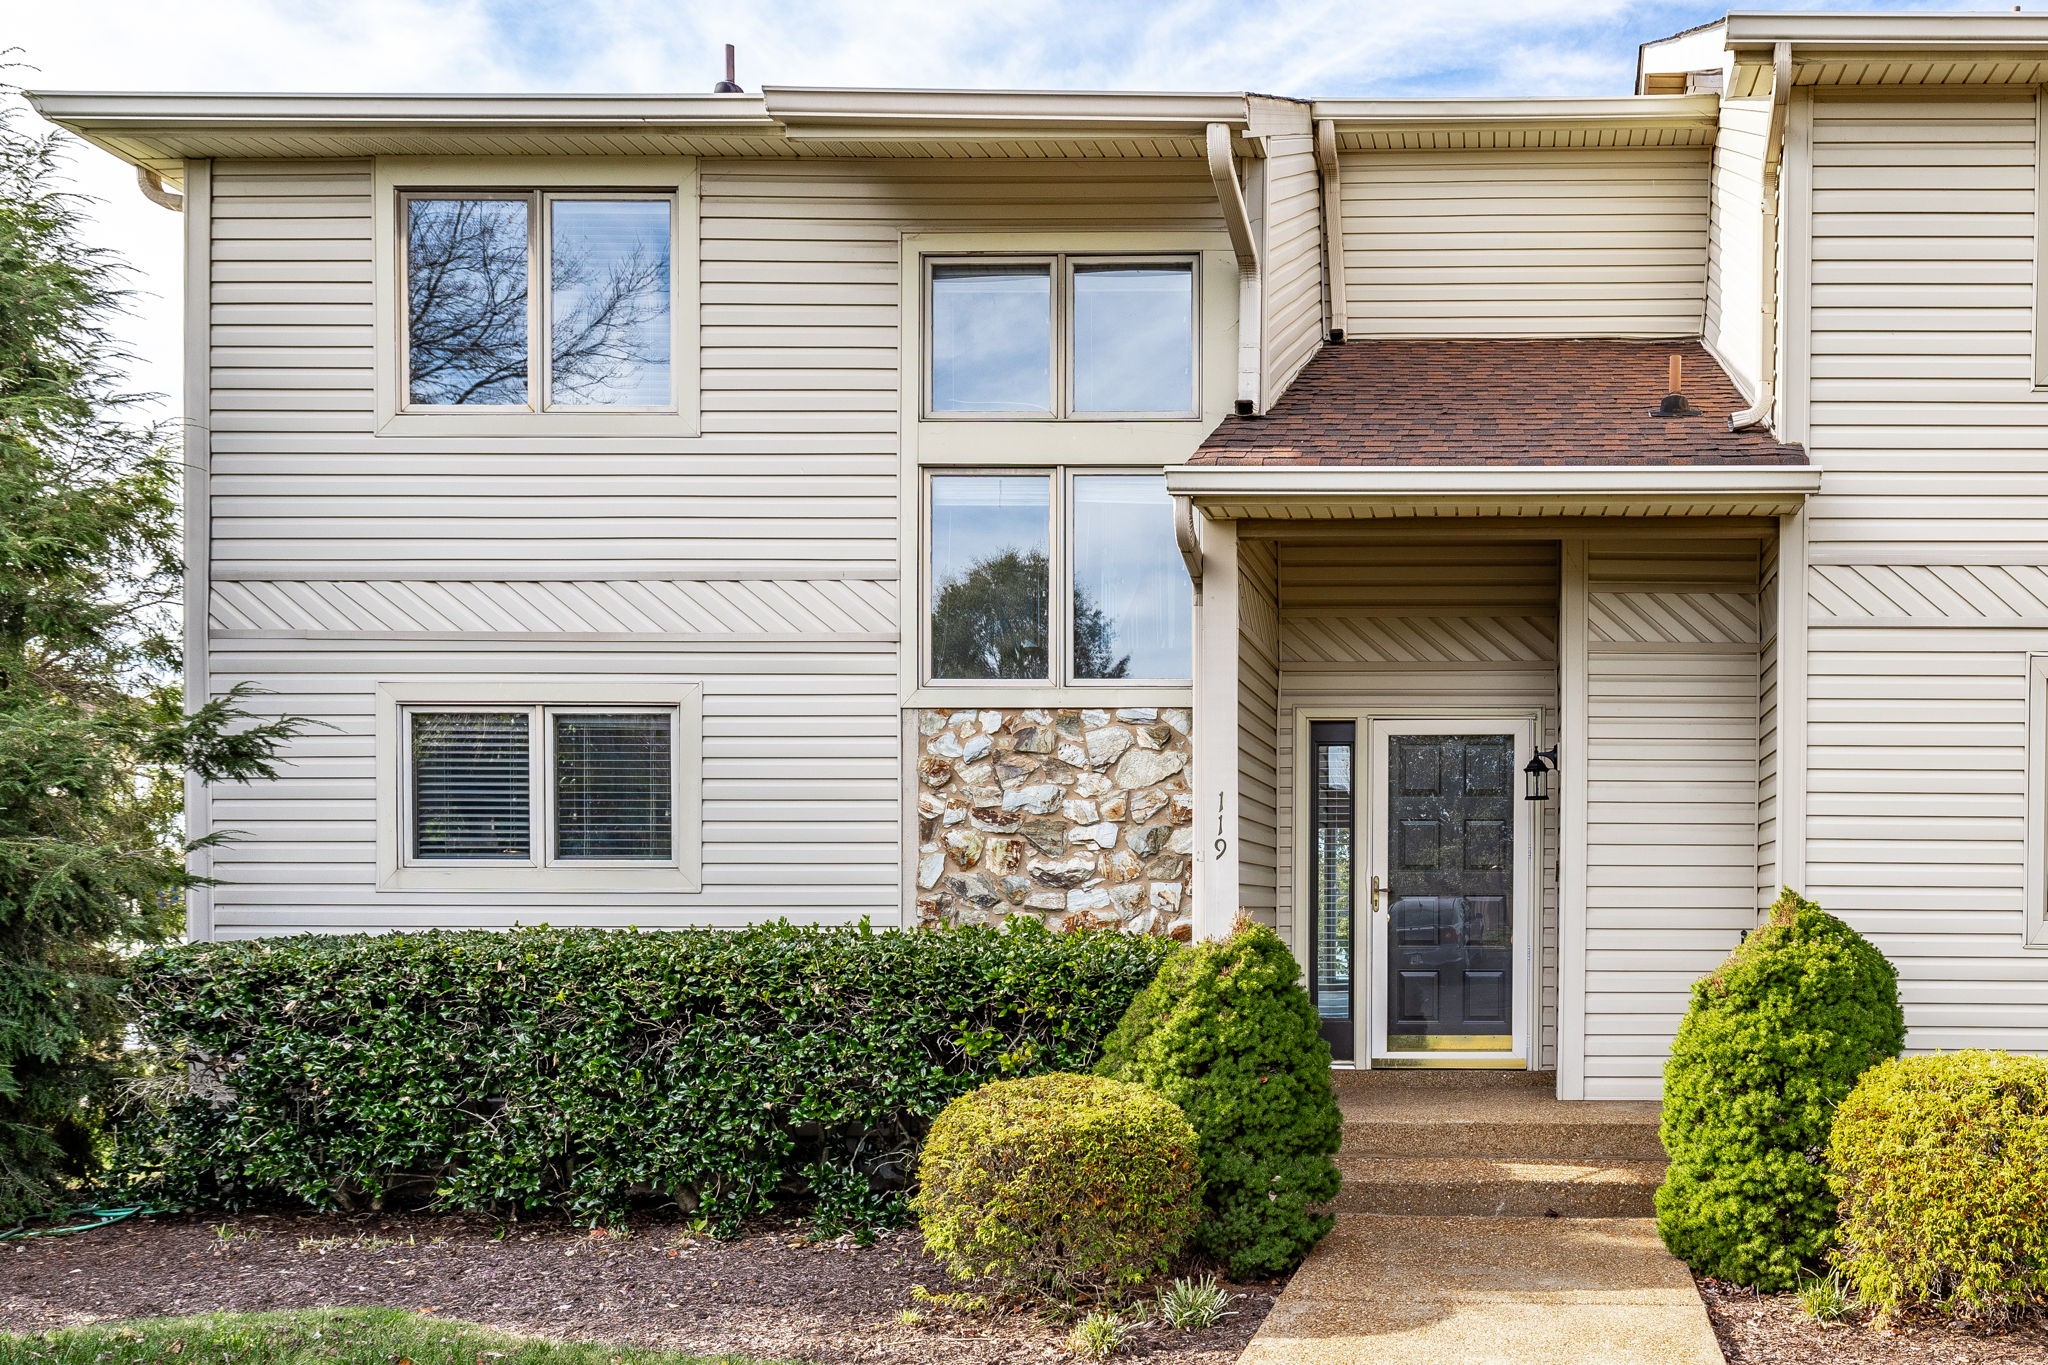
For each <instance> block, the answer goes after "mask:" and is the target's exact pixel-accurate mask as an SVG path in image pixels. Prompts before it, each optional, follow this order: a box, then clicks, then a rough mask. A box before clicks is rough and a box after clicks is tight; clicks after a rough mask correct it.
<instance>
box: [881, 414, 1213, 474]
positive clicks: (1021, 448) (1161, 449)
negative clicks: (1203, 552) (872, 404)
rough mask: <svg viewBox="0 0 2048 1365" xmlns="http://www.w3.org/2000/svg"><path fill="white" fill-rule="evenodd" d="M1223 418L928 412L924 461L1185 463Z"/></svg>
mask: <svg viewBox="0 0 2048 1365" xmlns="http://www.w3.org/2000/svg"><path fill="white" fill-rule="evenodd" d="M1222 420H1223V414H1222V413H1220V412H1219V413H1216V414H1214V415H1209V414H1204V415H1203V416H1201V417H1181V418H1164V419H1161V418H1152V417H1131V418H1118V417H1089V418H1078V417H1070V418H1064V419H1062V420H1060V421H1057V422H1050V421H1045V420H1043V419H1040V420H1038V421H1017V420H989V421H965V422H963V421H959V420H956V419H950V418H923V419H920V420H919V421H918V423H917V459H918V463H919V464H922V465H943V464H968V465H1010V466H1019V465H1022V466H1032V467H1035V466H1039V465H1058V464H1086V465H1096V466H1119V465H1143V466H1147V467H1150V468H1158V467H1160V466H1162V465H1170V464H1183V463H1185V462H1186V461H1187V458H1188V457H1189V456H1190V455H1192V454H1194V453H1195V450H1196V448H1197V447H1198V446H1200V445H1201V444H1202V438H1203V437H1205V436H1207V435H1208V434H1209V433H1210V432H1211V431H1212V430H1214V429H1215V427H1216V424H1217V423H1218V422H1220V421H1222Z"/></svg>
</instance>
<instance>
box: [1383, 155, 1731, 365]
mask: <svg viewBox="0 0 2048 1365" xmlns="http://www.w3.org/2000/svg"><path fill="white" fill-rule="evenodd" d="M1708 156H1709V152H1708V149H1707V148H1704V147H1699V148H1690V147H1676V148H1614V149H1607V150H1600V151H1587V150H1580V149H1574V150H1554V151H1490V152H1476V151H1444V152H1352V153H1347V154H1345V156H1344V158H1343V163H1342V176H1343V185H1344V222H1343V233H1344V281H1343V283H1344V288H1345V289H1346V290H1347V293H1346V301H1347V302H1346V306H1347V311H1348V318H1349V323H1348V326H1349V330H1350V331H1351V332H1352V333H1354V334H1356V335H1358V336H1361V337H1432V336H1445V337H1526V336H1698V335H1700V330H1701V326H1702V322H1703V318H1704V309H1705V296H1706V266H1707V219H1708V212H1707V205H1708V186H1709V175H1708Z"/></svg>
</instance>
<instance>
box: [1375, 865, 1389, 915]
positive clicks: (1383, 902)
mask: <svg viewBox="0 0 2048 1365" xmlns="http://www.w3.org/2000/svg"><path fill="white" fill-rule="evenodd" d="M1372 908H1373V913H1374V914H1381V913H1384V912H1385V910H1386V908H1387V888H1386V887H1385V886H1384V885H1382V884H1381V882H1380V874H1379V873H1377V872H1375V873H1373V874H1372Z"/></svg>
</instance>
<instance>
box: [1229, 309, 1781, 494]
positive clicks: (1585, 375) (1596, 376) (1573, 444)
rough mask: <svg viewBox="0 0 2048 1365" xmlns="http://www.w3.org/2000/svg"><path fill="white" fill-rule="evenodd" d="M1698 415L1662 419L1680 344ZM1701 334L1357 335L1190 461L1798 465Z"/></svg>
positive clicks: (1233, 421) (1327, 351)
mask: <svg viewBox="0 0 2048 1365" xmlns="http://www.w3.org/2000/svg"><path fill="white" fill-rule="evenodd" d="M1674 354H1675V355H1678V356H1680V357H1681V358H1682V361H1683V366H1684V390H1685V396H1686V398H1687V399H1689V400H1690V401H1691V403H1692V405H1693V406H1694V407H1696V408H1698V409H1699V410H1700V415H1699V416H1697V417H1656V416H1653V415H1652V413H1653V412H1654V411H1655V409H1656V408H1657V406H1658V404H1659V403H1660V402H1661V401H1662V400H1663V398H1664V395H1665V392H1666V388H1667V375H1668V366H1669V363H1670V359H1671V357H1672V356H1673V355H1674ZM1743 406H1744V403H1743V398H1742V394H1741V393H1740V391H1739V390H1737V388H1736V387H1735V382H1734V381H1733V380H1732V379H1730V378H1729V377H1728V375H1727V374H1726V373H1725V372H1724V371H1723V370H1722V369H1721V367H1720V365H1719V364H1717V363H1716V362H1715V360H1714V358H1713V356H1712V355H1710V354H1709V353H1708V352H1707V349H1706V347H1704V346H1702V345H1701V344H1700V343H1699V342H1697V341H1563V340H1559V341H1551V340H1532V341H1352V342H1349V343H1347V344H1344V345H1333V346H1325V347H1323V348H1322V350H1321V352H1320V353H1318V354H1317V355H1316V357H1315V358H1314V359H1313V360H1311V361H1310V362H1309V363H1308V365H1307V367H1306V368H1305V369H1303V370H1302V372H1301V374H1300V376H1299V377H1298V378H1296V380H1295V381H1294V384H1293V387H1291V388H1290V389H1288V391H1287V392H1286V394H1285V395H1283V396H1282V397H1281V399H1280V401H1279V402H1277V403H1275V404H1274V405H1273V409H1272V411H1271V412H1270V413H1268V414H1267V415H1266V416H1264V417H1226V418H1225V419H1224V420H1223V423H1222V425H1221V426H1219V427H1217V428H1216V430H1215V431H1214V432H1212V433H1211V434H1210V436H1209V439H1208V440H1206V441H1204V442H1203V443H1202V446H1201V449H1200V450H1198V451H1196V452H1195V454H1194V456H1193V457H1192V458H1191V459H1190V460H1189V463H1190V464H1192V465H1338V466H1349V465H1360V466H1373V465H1398V466H1415V465H1458V466H1467V465H1615V466H1645V465H1803V464H1805V463H1806V462H1807V460H1806V452H1805V450H1804V449H1802V448H1801V447H1799V446H1796V445H1786V444H1784V443H1782V442H1780V441H1778V440H1776V439H1774V438H1773V437H1772V436H1771V435H1770V433H1769V432H1766V431H1742V432H1731V431H1730V430H1728V417H1729V414H1731V413H1733V412H1736V411H1738V410H1739V409H1741V408H1742V407H1743Z"/></svg>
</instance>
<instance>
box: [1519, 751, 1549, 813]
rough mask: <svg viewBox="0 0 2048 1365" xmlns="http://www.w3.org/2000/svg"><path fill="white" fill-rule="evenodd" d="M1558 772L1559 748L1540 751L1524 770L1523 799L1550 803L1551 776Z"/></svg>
mask: <svg viewBox="0 0 2048 1365" xmlns="http://www.w3.org/2000/svg"><path fill="white" fill-rule="evenodd" d="M1556 771H1557V748H1556V746H1555V745H1553V746H1551V747H1550V748H1548V749H1538V750H1537V751H1536V752H1535V754H1534V755H1533V756H1532V757H1531V758H1530V759H1529V762H1528V764H1527V765H1526V766H1524V767H1523V769H1522V799H1523V800H1524V801H1548V800H1549V799H1550V775H1551V774H1552V773H1554V772H1556Z"/></svg>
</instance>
